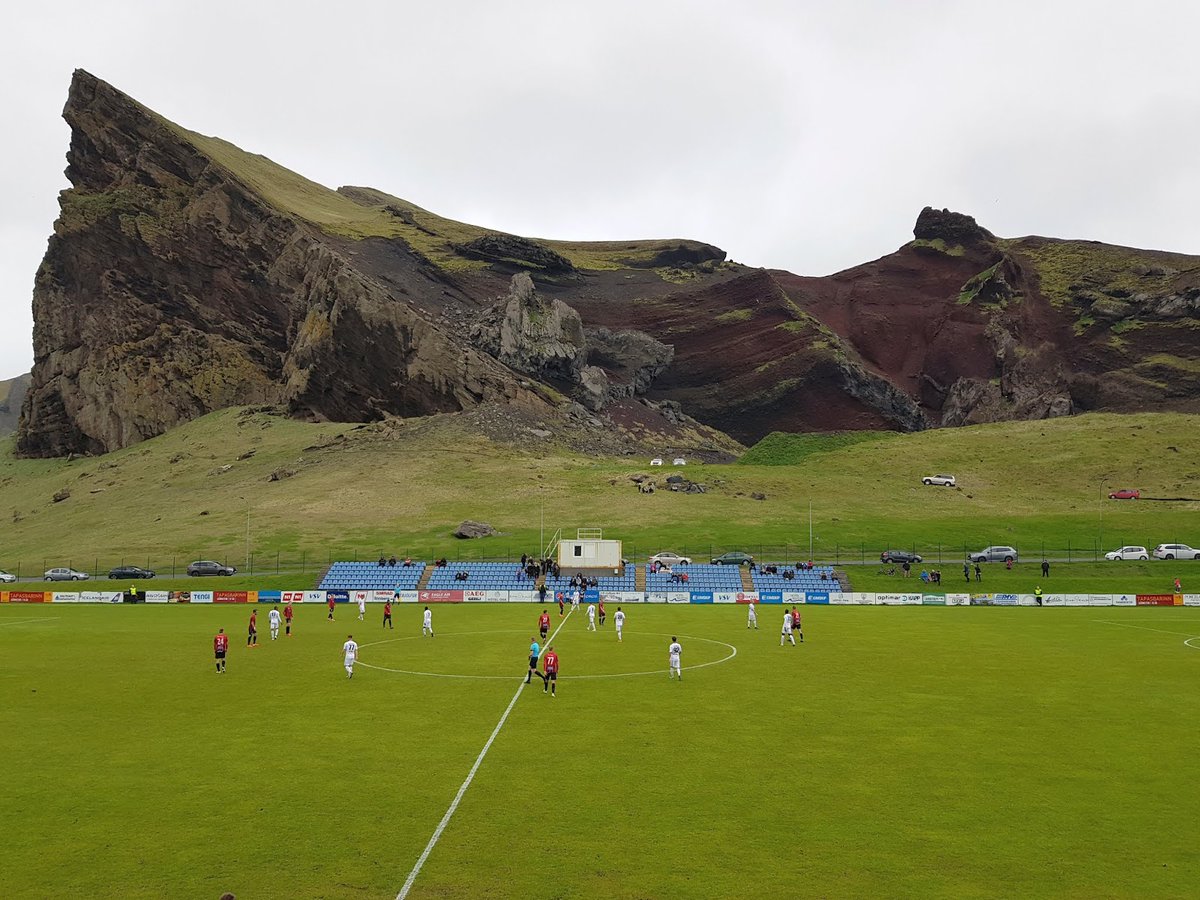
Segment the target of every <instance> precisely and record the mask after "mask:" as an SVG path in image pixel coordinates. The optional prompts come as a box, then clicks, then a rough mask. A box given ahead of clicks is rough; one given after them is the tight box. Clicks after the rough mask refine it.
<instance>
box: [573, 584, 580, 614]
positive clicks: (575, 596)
mask: <svg viewBox="0 0 1200 900" xmlns="http://www.w3.org/2000/svg"><path fill="white" fill-rule="evenodd" d="M582 599H583V595H582V594H580V593H579V588H575V590H573V591H571V610H572V611H573V612H578V611H579V601H580V600H582Z"/></svg>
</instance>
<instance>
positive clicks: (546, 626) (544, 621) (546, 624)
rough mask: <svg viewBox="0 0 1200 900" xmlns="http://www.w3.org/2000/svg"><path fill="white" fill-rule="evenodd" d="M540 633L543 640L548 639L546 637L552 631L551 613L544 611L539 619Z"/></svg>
mask: <svg viewBox="0 0 1200 900" xmlns="http://www.w3.org/2000/svg"><path fill="white" fill-rule="evenodd" d="M538 631H540V632H541V633H542V640H543V641H544V640H545V639H546V635H547V634H548V633H549V631H550V613H548V612H546V611H545V610H544V609H543V610H542V614H541V616H540V617H539V618H538Z"/></svg>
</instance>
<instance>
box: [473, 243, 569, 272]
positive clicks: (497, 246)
mask: <svg viewBox="0 0 1200 900" xmlns="http://www.w3.org/2000/svg"><path fill="white" fill-rule="evenodd" d="M454 249H455V251H456V252H458V253H460V254H462V255H463V256H465V257H467V258H468V259H479V260H483V261H484V262H493V263H502V264H505V263H506V264H509V265H514V266H521V267H525V268H530V269H540V270H542V271H544V272H550V273H553V274H568V273H571V272H574V271H575V267H574V266H573V265H571V261H570V260H569V259H567V258H566V257H565V256H562V255H560V254H558V253H555V252H554V251H553V250H551V249H550V248H549V247H547V246H545V245H544V244H539V243H538V242H537V241H531V240H529V238H523V237H517V236H515V235H511V234H488V235H484V236H483V237H479V238H475V240H473V241H468V242H467V243H465V244H459V245H457V246H456V247H455V248H454Z"/></svg>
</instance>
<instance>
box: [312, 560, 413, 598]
mask: <svg viewBox="0 0 1200 900" xmlns="http://www.w3.org/2000/svg"><path fill="white" fill-rule="evenodd" d="M424 572H425V563H423V562H414V563H413V564H412V565H410V566H402V565H395V566H381V565H379V563H377V562H335V563H334V564H333V565H331V566H330V567H329V571H328V572H326V573H325V577H324V578H322V579H321V584H320V585H319V586H318V590H322V591H328V590H346V591H415V590H416V589H417V585H418V584H419V583H420V581H421V575H422V574H423V573H424Z"/></svg>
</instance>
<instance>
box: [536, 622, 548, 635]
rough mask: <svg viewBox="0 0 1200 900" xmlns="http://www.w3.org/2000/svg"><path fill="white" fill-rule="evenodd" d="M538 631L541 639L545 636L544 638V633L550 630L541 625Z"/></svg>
mask: <svg viewBox="0 0 1200 900" xmlns="http://www.w3.org/2000/svg"><path fill="white" fill-rule="evenodd" d="M538 630H539V631H541V633H542V637H545V636H546V632H548V631H549V630H550V628H549V626H546V625H543V626H542V627H541V628H540V629H538Z"/></svg>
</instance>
